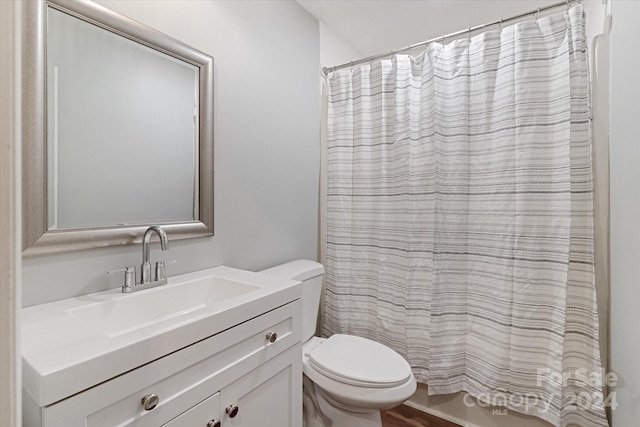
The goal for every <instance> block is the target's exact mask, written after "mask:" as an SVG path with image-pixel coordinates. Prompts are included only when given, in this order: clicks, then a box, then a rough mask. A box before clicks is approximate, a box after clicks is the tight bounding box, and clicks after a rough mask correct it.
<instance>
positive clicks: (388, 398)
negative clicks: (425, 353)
mask: <svg viewBox="0 0 640 427" xmlns="http://www.w3.org/2000/svg"><path fill="white" fill-rule="evenodd" d="M328 340H329V339H327V338H319V337H312V338H311V339H309V340H308V341H307V342H305V344H304V345H303V354H302V371H303V372H304V374H305V375H306V376H307V377H308V378H309V379H310V380H311V381H313V383H314V384H315V385H317V386H318V387H319V388H320V389H321V391H322V392H324V393H325V395H326V396H327V397H329V398H330V400H331V401H332V402H333V403H334V404H336V406H338V407H341V408H343V409H346V410H348V411H353V412H367V411H372V410H375V411H378V410H385V409H389V408H393V407H395V406H397V405H399V404H400V403H402V402H404V401H405V400H407V399H408V398H409V397H411V396H412V395H413V393H415V391H416V380H415V378H414V377H413V373H411V371H409V378H407V380H406V381H405V382H404V383H402V384H400V385H396V386H392V387H362V386H357V385H352V384H347V383H346V382H344V381H339V380H335V379H333V378H331V377H328V376H327V375H325V374H324V373H322V372H320V371H319V370H317V369H316V368H315V367H314V366H312V365H311V362H310V357H309V355H310V354H312V353H314V352H315V350H316V349H317V348H319V347H321V346H323V345H324V344H325V343H326V342H327V341H328ZM380 345H382V344H380ZM389 350H390V349H389ZM390 351H391V350H390ZM398 357H400V356H399V355H398ZM369 358H371V357H369ZM403 361H404V359H403ZM404 363H407V362H406V361H404Z"/></svg>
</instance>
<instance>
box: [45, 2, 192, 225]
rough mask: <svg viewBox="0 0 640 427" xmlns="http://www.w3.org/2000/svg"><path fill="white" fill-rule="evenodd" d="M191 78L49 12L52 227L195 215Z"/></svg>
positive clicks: (188, 67) (166, 59) (142, 49)
mask: <svg viewBox="0 0 640 427" xmlns="http://www.w3.org/2000/svg"><path fill="white" fill-rule="evenodd" d="M198 73H199V68H198V67H196V66H194V65H192V64H189V63H187V62H184V61H181V60H178V59H176V58H173V57H171V56H169V55H167V54H165V53H162V52H159V51H157V50H155V49H151V48H149V47H147V46H144V45H142V44H140V43H136V42H134V41H132V40H129V39H127V38H125V37H122V36H120V35H118V34H115V33H113V32H111V31H108V30H106V29H104V28H100V27H98V26H96V25H93V24H91V23H88V22H86V21H83V20H81V19H78V18H76V17H74V16H71V15H68V14H66V13H64V12H61V11H59V10H56V9H53V8H51V7H49V8H47V56H46V74H47V83H46V95H47V96H46V99H47V101H46V102H47V129H46V132H47V135H46V137H47V205H48V221H47V222H48V229H49V230H61V229H78V228H86V227H111V226H130V225H142V224H163V223H173V222H181V221H194V220H197V219H198V188H199V185H198V122H199V120H198V113H199V108H198V93H199V92H198V90H199V87H198V82H199V74H198Z"/></svg>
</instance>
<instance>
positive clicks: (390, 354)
mask: <svg viewBox="0 0 640 427" xmlns="http://www.w3.org/2000/svg"><path fill="white" fill-rule="evenodd" d="M309 364H310V365H311V366H312V367H313V368H314V369H315V370H316V371H319V372H320V373H322V374H323V375H325V376H327V377H329V378H331V379H334V380H336V381H340V382H343V383H346V384H350V385H355V386H360V387H373V388H387V387H395V386H399V385H402V384H404V383H405V382H406V381H407V380H408V379H409V377H410V376H411V367H410V366H409V364H408V363H407V361H406V360H404V358H403V357H402V356H400V355H399V354H398V353H396V352H395V351H393V350H391V349H390V348H389V347H387V346H384V345H382V344H380V343H377V342H375V341H371V340H369V339H366V338H361V337H356V336H353V335H342V334H336V335H332V336H331V337H330V338H329V339H327V340H326V341H324V342H323V343H322V344H321V345H319V346H317V347H316V348H314V349H313V350H312V351H311V352H310V353H309Z"/></svg>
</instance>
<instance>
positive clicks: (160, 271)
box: [156, 259, 178, 281]
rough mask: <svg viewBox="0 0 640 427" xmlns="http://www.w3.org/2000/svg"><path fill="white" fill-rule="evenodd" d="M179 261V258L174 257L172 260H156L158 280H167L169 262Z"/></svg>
mask: <svg viewBox="0 0 640 427" xmlns="http://www.w3.org/2000/svg"><path fill="white" fill-rule="evenodd" d="M177 262H178V260H177V259H173V260H171V261H157V262H156V281H158V280H166V278H167V270H166V266H167V264H176V263H177Z"/></svg>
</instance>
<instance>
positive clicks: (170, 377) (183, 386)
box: [42, 300, 302, 427]
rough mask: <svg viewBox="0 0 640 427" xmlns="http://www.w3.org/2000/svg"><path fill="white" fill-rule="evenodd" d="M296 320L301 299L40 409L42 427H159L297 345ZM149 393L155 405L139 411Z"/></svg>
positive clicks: (298, 327)
mask: <svg viewBox="0 0 640 427" xmlns="http://www.w3.org/2000/svg"><path fill="white" fill-rule="evenodd" d="M301 316H302V303H301V300H296V301H293V302H291V303H289V304H287V305H284V306H282V307H280V308H277V309H275V310H272V311H269V312H267V313H265V314H262V315H260V316H258V317H255V318H253V319H251V320H248V321H246V322H244V323H241V324H239V325H237V326H235V327H233V328H230V329H227V330H226V331H223V332H220V333H219V334H216V335H214V336H212V337H209V338H207V339H205V340H202V341H200V342H197V343H195V344H193V345H191V346H189V347H186V348H183V349H181V350H179V351H177V352H174V353H171V354H169V355H167V356H165V357H162V358H160V359H157V360H155V361H153V362H150V363H148V364H146V365H143V366H141V367H139V368H137V369H134V370H132V371H129V372H127V373H124V374H122V375H120V376H118V377H116V378H113V379H111V380H109V381H106V382H104V383H102V384H100V385H98V386H95V387H93V388H91V389H88V390H85V391H83V392H81V393H79V394H77V395H75V396H71V397H69V398H67V399H65V400H63V401H60V402H57V403H55V404H52V405H50V406H47V407H45V408H43V410H42V411H43V412H42V418H43V425H44V426H53V427H57V426H59V427H71V426H108V427H113V426H153V427H157V426H159V425H162V424H164V423H166V422H168V421H170V420H172V419H173V418H175V417H176V416H178V415H180V414H182V413H183V412H185V411H186V410H188V409H189V408H192V407H194V406H195V405H197V404H198V403H200V402H202V401H204V400H205V399H207V398H209V397H210V396H212V395H213V394H215V393H216V392H217V391H219V390H221V389H222V388H223V387H225V386H227V385H229V384H231V383H232V382H233V381H235V380H236V379H238V378H240V377H241V376H243V375H244V374H245V373H247V372H250V371H251V370H253V369H255V368H257V367H259V366H261V365H262V364H264V363H265V362H266V361H268V360H270V359H272V358H274V357H275V356H277V355H278V354H280V353H282V352H283V351H285V350H287V349H288V348H290V347H292V346H294V345H296V344H297V343H299V342H300V341H301V335H302V325H301V322H302V319H301ZM269 334H271V335H269ZM272 341H273V342H272ZM132 391H133V392H132ZM152 394H153V395H156V396H158V398H159V401H158V403H157V406H155V407H154V408H153V409H151V410H145V408H144V407H143V405H142V399H143V397H144V396H147V395H152Z"/></svg>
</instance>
